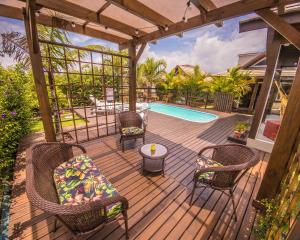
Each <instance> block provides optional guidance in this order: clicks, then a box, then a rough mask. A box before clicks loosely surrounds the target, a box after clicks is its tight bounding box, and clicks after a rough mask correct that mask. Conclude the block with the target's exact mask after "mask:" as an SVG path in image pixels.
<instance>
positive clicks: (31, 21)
mask: <svg viewBox="0 0 300 240" xmlns="http://www.w3.org/2000/svg"><path fill="white" fill-rule="evenodd" d="M23 14H24V24H25V30H26V38H27V44H28V48H29V54H30V60H31V66H32V73H33V78H34V83H35V88H36V92H37V97H38V101H39V106H40V112H41V116H42V121H43V126H44V131H45V138H46V141H47V142H54V141H56V136H55V131H54V127H53V124H52V116H51V108H50V104H49V98H48V93H47V87H46V81H45V75H44V71H43V64H42V57H41V51H40V46H39V40H38V34H37V27H36V19H35V1H34V0H30V1H29V0H27V7H26V9H25V8H24V9H23Z"/></svg>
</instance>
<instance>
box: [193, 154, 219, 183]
mask: <svg viewBox="0 0 300 240" xmlns="http://www.w3.org/2000/svg"><path fill="white" fill-rule="evenodd" d="M196 163H197V169H202V168H208V167H222V166H223V164H221V163H218V162H216V161H214V160H212V159H209V158H206V157H199V158H198V159H197V161H196ZM196 171H197V170H196ZM213 176H214V172H205V173H202V174H200V175H199V178H198V179H199V180H208V181H209V180H212V178H213Z"/></svg>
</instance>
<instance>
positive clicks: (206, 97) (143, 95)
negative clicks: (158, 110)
mask: <svg viewBox="0 0 300 240" xmlns="http://www.w3.org/2000/svg"><path fill="white" fill-rule="evenodd" d="M137 101H138V102H155V101H162V102H166V103H175V104H182V105H186V106H190V107H198V108H205V109H207V108H212V107H213V103H214V94H210V93H208V92H199V93H198V94H197V95H195V96H194V95H190V94H189V93H188V92H186V91H185V92H184V91H178V90H173V89H169V90H165V89H157V88H150V87H149V88H137Z"/></svg>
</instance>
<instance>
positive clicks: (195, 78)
mask: <svg viewBox="0 0 300 240" xmlns="http://www.w3.org/2000/svg"><path fill="white" fill-rule="evenodd" d="M206 78H207V74H206V73H204V72H203V71H201V69H200V67H199V66H198V65H196V66H195V68H194V71H193V72H192V73H190V74H188V75H183V74H182V72H181V70H180V69H179V73H178V75H177V76H176V77H175V78H174V79H173V85H174V86H175V87H176V88H177V89H178V90H180V91H182V92H184V93H186V94H188V95H190V96H196V95H197V94H199V92H200V91H203V90H204V88H205V86H206V82H205V79H206Z"/></svg>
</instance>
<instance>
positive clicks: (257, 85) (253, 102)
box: [248, 80, 259, 113]
mask: <svg viewBox="0 0 300 240" xmlns="http://www.w3.org/2000/svg"><path fill="white" fill-rule="evenodd" d="M258 87H259V83H258V81H257V80H256V82H255V85H254V88H253V91H252V95H251V100H250V104H249V107H248V113H252V112H253V109H254V105H255V100H256V97H257V92H258Z"/></svg>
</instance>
